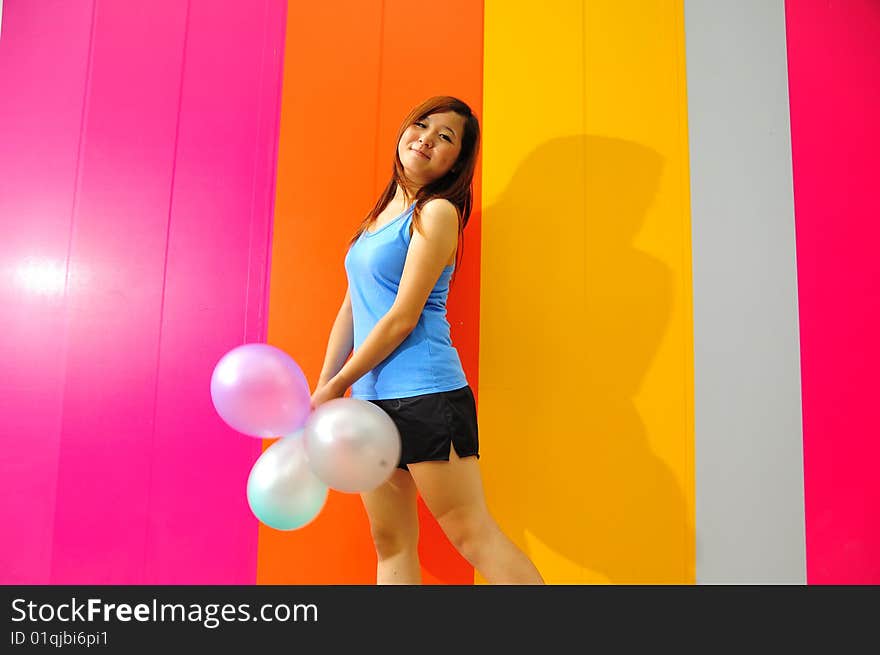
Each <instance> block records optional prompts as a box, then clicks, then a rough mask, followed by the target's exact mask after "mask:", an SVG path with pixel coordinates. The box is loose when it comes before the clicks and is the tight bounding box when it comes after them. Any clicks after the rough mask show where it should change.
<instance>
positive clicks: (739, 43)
mask: <svg viewBox="0 0 880 655" xmlns="http://www.w3.org/2000/svg"><path fill="white" fill-rule="evenodd" d="M62 5H63V6H62ZM432 7H433V6H432ZM878 42H880V11H878V9H877V4H876V2H873V1H872V0H851V1H849V2H846V3H843V2H827V1H825V0H797V1H794V0H791V1H789V2H784V0H769V1H761V0H746V1H745V2H743V1H740V0H722V1H719V2H712V3H707V2H699V1H697V0H624V1H621V0H548V1H547V2H544V3H541V4H540V5H534V4H530V3H510V2H504V1H503V0H484V2H475V1H473V0H451V1H449V2H445V3H443V8H442V11H440V12H439V13H438V12H437V11H434V10H433V9H432V8H430V7H428V6H426V5H424V4H423V3H417V2H415V1H414V0H371V1H370V2H354V1H353V0H332V1H331V2H325V3H293V2H289V3H288V2H284V1H283V0H262V1H261V2H259V3H243V2H234V1H233V0H224V1H223V2H222V4H220V5H218V3H217V2H216V1H214V2H209V1H208V0H188V1H187V2H179V1H175V0H163V1H161V2H154V3H150V4H149V6H135V5H128V4H124V3H114V2H109V0H78V1H77V2H70V3H52V2H49V1H48V0H34V1H31V2H25V1H24V0H5V2H3V3H2V26H0V90H2V91H0V93H2V94H3V101H2V102H0V144H2V147H0V230H2V238H0V270H2V275H3V277H2V284H0V294H2V298H0V300H2V302H3V307H4V309H5V311H4V312H3V313H0V358H2V360H0V361H3V362H4V373H5V376H4V377H3V378H0V418H2V421H0V439H2V442H0V443H2V447H3V456H2V457H0V485H3V486H2V488H0V492H2V493H0V521H2V524H3V525H4V526H7V531H8V533H9V535H10V538H7V539H5V540H3V543H2V544H0V582H2V583H7V584H9V583H37V584H58V583H115V584H141V583H171V584H187V583H206V584H214V583H233V584H254V583H256V584H369V583H371V582H373V581H374V579H375V577H374V576H375V565H376V561H375V553H374V551H373V548H372V544H371V540H370V535H369V526H368V523H367V518H366V514H365V512H364V509H363V506H362V504H361V502H360V499H359V497H358V496H357V495H351V494H342V493H337V492H334V491H331V493H330V497H329V499H328V502H327V504H326V506H325V508H324V509H323V511H322V513H321V514H320V515H319V516H318V518H317V519H316V520H315V521H314V522H312V523H311V524H309V525H308V526H306V527H305V528H303V529H301V530H297V531H293V532H279V531H275V530H272V529H269V528H266V527H265V526H263V525H260V524H259V522H258V521H257V520H256V519H255V518H254V516H253V515H252V514H251V513H250V510H249V509H248V507H247V503H246V498H245V493H244V489H245V481H246V478H247V474H248V472H249V471H250V467H251V466H252V464H253V462H254V461H255V460H256V458H257V457H258V456H259V453H260V448H261V442H260V441H258V440H255V439H251V438H248V437H244V436H243V435H239V434H237V433H235V432H233V431H231V430H230V429H229V428H227V427H226V426H225V425H224V424H223V423H222V421H220V420H219V417H218V416H217V415H216V413H215V412H214V410H213V408H212V406H211V403H210V397H209V394H208V381H209V378H210V374H211V372H212V370H213V366H214V364H215V363H216V361H217V359H219V357H220V356H221V355H222V354H223V353H224V352H226V351H227V350H229V349H230V348H232V347H233V346H235V345H238V344H240V343H244V342H249V341H268V342H269V343H272V344H274V345H277V346H279V347H281V348H283V349H285V350H286V351H287V352H288V353H290V354H291V356H293V357H294V359H296V360H297V362H298V363H299V364H300V365H301V366H302V368H303V369H304V371H305V372H306V374H307V377H308V378H309V381H310V383H311V384H312V385H314V384H315V382H316V381H317V377H318V374H319V372H320V368H321V364H322V360H323V355H324V348H325V346H326V339H327V335H328V333H329V330H330V327H331V325H332V322H333V319H334V317H335V315H336V311H337V310H338V307H339V303H340V302H341V300H342V297H343V294H344V292H345V275H344V269H343V265H342V262H343V257H344V254H345V248H346V245H347V241H348V239H349V237H350V236H351V234H352V231H353V230H354V228H355V227H356V225H357V224H358V222H359V221H360V219H361V218H362V217H363V215H364V214H365V213H366V211H367V210H368V209H369V208H370V207H371V206H372V204H373V203H374V201H375V199H376V196H377V194H378V193H379V191H380V190H381V189H382V187H384V185H385V183H386V182H387V180H388V176H389V174H390V167H391V158H392V156H393V153H394V148H395V143H394V136H395V134H396V131H397V128H398V122H399V121H400V120H401V119H402V117H403V116H404V115H405V114H406V113H407V111H408V110H409V109H410V108H411V107H412V106H413V105H414V104H416V103H418V102H420V101H421V100H423V99H424V98H426V97H428V96H430V95H435V94H441V93H442V94H451V95H456V96H459V97H461V98H462V99H464V100H465V101H467V102H468V103H469V104H470V105H471V106H472V107H473V108H474V109H475V111H476V113H477V115H478V116H479V118H480V120H481V124H482V127H483V137H484V141H483V150H482V153H481V160H480V166H479V169H478V174H477V178H476V180H475V192H476V195H475V200H476V207H475V211H474V214H473V216H472V218H471V222H470V224H469V226H468V228H467V230H466V235H465V238H466V241H465V249H464V260H463V267H462V270H460V271H459V273H458V276H457V278H456V284H455V285H454V286H453V289H452V292H451V295H450V307H449V320H450V323H451V325H452V330H453V333H452V336H453V340H454V342H455V344H456V346H457V348H458V350H459V352H460V354H461V355H462V359H463V363H464V366H465V371H466V374H467V377H468V380H469V382H470V384H471V386H472V387H473V388H474V391H475V394H476V396H477V402H478V412H479V420H480V435H481V454H482V458H481V460H480V466H481V470H482V474H483V477H484V483H485V488H486V494H487V497H488V500H489V506H490V509H491V511H492V513H493V514H494V516H495V518H496V519H497V520H498V521H499V523H500V524H501V526H502V528H503V529H504V530H505V532H506V533H507V534H508V535H509V536H510V537H511V538H512V539H513V540H514V541H515V542H516V543H517V544H518V545H519V546H520V547H521V548H523V549H524V550H525V551H526V552H527V553H528V554H529V555H530V557H531V558H532V559H533V560H534V561H535V563H536V564H537V566H538V568H539V569H540V570H541V572H542V574H543V575H544V577H545V579H546V580H547V581H548V582H550V583H553V584H582V583H585V584H608V583H610V584H630V583H635V584H652V583H672V584H716V583H758V584H803V583H805V582H806V583H810V584H825V583H876V582H877V581H880V564H878V563H880V532H878V529H877V525H880V523H878V521H877V517H878V516H880V487H878V485H877V482H876V475H874V474H873V471H875V470H876V468H877V464H878V459H880V452H878V449H877V443H878V442H877V439H876V435H877V434H880V430H878V426H877V420H876V412H875V411H873V410H872V409H871V408H872V407H873V401H872V392H874V391H875V390H876V384H874V383H873V378H872V372H873V371H874V370H876V368H877V366H878V364H880V361H878V360H880V355H878V350H877V347H876V344H875V343H874V341H875V340H874V339H871V336H873V334H875V333H877V332H878V331H880V315H878V312H877V307H880V303H878V302H877V301H878V300H880V294H878V289H877V280H880V274H878V270H877V264H876V262H877V258H876V256H875V255H874V253H875V251H876V250H877V248H876V246H877V244H878V232H877V227H876V218H877V216H878V215H880V211H878V201H877V200H876V197H875V194H872V193H871V190H872V188H873V187H872V185H873V181H874V180H875V179H876V177H877V168H878V166H877V164H876V153H877V150H878V145H880V135H878V130H877V128H876V127H875V125H874V121H873V120H872V119H871V118H870V117H872V116H874V115H876V114H878V113H880V106H878V105H880V95H878V86H877V85H876V84H873V83H872V81H873V80H875V79H880V74H878V73H880V71H878V69H880V50H878V49H877V48H876V46H875V44H876V43H878ZM353 52H354V53H357V56H352V55H351V53H353ZM340 153H344V156H341V155H340ZM267 444H268V442H263V443H262V447H265V446H266V445H267ZM419 512H420V519H421V542H420V557H421V561H422V575H423V580H424V582H425V583H427V584H470V583H472V582H476V583H483V582H484V580H483V579H482V578H481V576H480V575H479V573H478V572H475V571H474V570H473V569H472V568H471V567H470V566H469V565H468V564H467V563H466V562H465V561H464V560H463V558H461V557H460V556H459V555H458V553H457V552H455V550H454V549H453V548H452V546H451V545H450V544H449V542H448V541H447V540H446V538H445V537H444V535H443V534H442V532H441V531H440V529H439V527H438V525H437V523H436V521H434V519H433V517H431V516H430V514H429V513H428V512H427V510H426V508H425V506H424V504H423V503H422V502H421V501H419Z"/></svg>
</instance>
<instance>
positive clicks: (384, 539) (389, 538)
mask: <svg viewBox="0 0 880 655" xmlns="http://www.w3.org/2000/svg"><path fill="white" fill-rule="evenodd" d="M370 534H371V536H372V537H373V546H374V547H375V548H376V556H377V557H378V558H379V559H380V560H383V559H388V558H389V557H394V556H395V555H399V554H400V553H403V552H407V551H413V552H415V551H416V550H417V549H418V545H419V531H418V527H416V528H415V529H414V530H413V529H401V528H394V527H390V526H374V527H371V528H370Z"/></svg>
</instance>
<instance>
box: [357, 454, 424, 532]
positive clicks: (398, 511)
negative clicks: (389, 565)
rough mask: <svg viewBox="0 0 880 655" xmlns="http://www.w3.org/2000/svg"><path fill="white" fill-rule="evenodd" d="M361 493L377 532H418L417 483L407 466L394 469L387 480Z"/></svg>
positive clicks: (371, 527) (371, 526) (371, 524)
mask: <svg viewBox="0 0 880 655" xmlns="http://www.w3.org/2000/svg"><path fill="white" fill-rule="evenodd" d="M360 496H361V500H362V501H363V503H364V508H365V509H366V510H367V516H368V517H369V519H370V529H371V530H372V532H373V534H374V535H376V534H382V535H388V534H401V535H403V534H412V532H413V530H415V533H416V534H418V527H419V516H418V509H417V505H416V485H415V483H414V482H413V479H412V476H411V475H410V474H409V473H408V472H407V471H405V470H404V469H395V471H394V473H392V474H391V477H390V478H389V479H388V480H387V481H385V482H384V483H383V484H381V485H379V486H378V487H377V488H376V489H373V490H372V491H367V492H364V493H361V494H360Z"/></svg>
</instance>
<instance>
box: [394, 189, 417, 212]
mask: <svg viewBox="0 0 880 655" xmlns="http://www.w3.org/2000/svg"><path fill="white" fill-rule="evenodd" d="M419 188H420V187H416V188H414V189H409V190H407V189H404V188H403V187H402V186H401V185H400V184H398V185H397V191H395V192H394V201H395V202H400V203H402V204H404V205H405V206H407V207H408V206H409V205H411V204H412V202H413V201H414V200H415V199H416V194H417V193H418V192H419Z"/></svg>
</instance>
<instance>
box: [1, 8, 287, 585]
mask: <svg viewBox="0 0 880 655" xmlns="http://www.w3.org/2000/svg"><path fill="white" fill-rule="evenodd" d="M47 4H48V3H46V2H42V1H36V0H35V1H34V2H29V3H12V5H9V4H7V6H6V7H4V13H5V16H4V25H3V39H2V42H0V88H3V89H12V90H13V92H12V94H11V101H8V98H9V95H5V96H4V102H3V103H0V141H2V143H3V144H4V145H3V148H2V149H0V220H2V227H3V238H2V239H0V263H2V264H3V270H4V272H7V271H8V272H9V276H10V278H9V279H10V284H5V283H4V284H3V285H0V290H2V291H0V293H3V297H2V300H3V302H4V305H3V306H4V309H6V308H11V312H3V313H0V320H2V324H0V328H2V329H0V355H2V356H3V361H4V374H5V375H6V380H8V381H9V384H8V386H7V383H6V382H5V381H4V386H3V389H2V394H0V403H2V404H0V412H2V413H0V416H2V419H3V421H2V422H0V425H2V428H0V429H2V437H3V446H4V448H5V452H4V457H3V458H0V461H2V464H0V466H2V468H0V474H2V475H0V479H2V483H0V484H2V485H3V487H2V488H0V495H2V498H3V501H2V504H0V520H2V521H3V525H5V526H7V529H8V532H7V538H6V539H4V540H3V541H2V546H0V572H2V573H0V582H3V583H40V584H43V583H91V584H105V583H111V584H142V583H166V584H178V583H205V584H215V583H231V584H249V583H250V584H252V583H254V582H255V579H256V557H257V552H256V550H257V522H256V519H255V518H254V517H253V515H252V514H251V512H250V510H249V508H248V507H247V501H246V496H245V483H246V479H247V474H248V473H249V471H250V467H251V466H252V464H253V462H254V461H255V460H256V458H257V457H258V455H259V452H260V445H261V442H260V441H259V440H256V439H253V438H250V437H245V436H244V435H240V434H237V433H235V432H233V431H232V430H230V429H229V428H227V427H226V426H225V425H224V424H222V422H221V421H220V419H219V418H218V416H217V414H216V412H215V411H214V408H213V406H212V405H211V400H210V393H209V381H210V376H211V372H212V370H213V367H214V365H215V363H216V362H217V360H218V359H219V358H220V356H222V354H223V353H224V352H226V351H228V350H229V349H230V348H232V347H233V346H235V345H238V344H240V343H242V342H243V341H244V340H257V339H260V338H262V337H263V336H264V335H265V333H266V315H265V302H264V300H263V299H264V298H265V296H266V287H267V275H268V269H267V266H268V256H269V247H270V243H269V235H270V233H271V220H272V216H271V212H272V199H273V198H274V158H275V152H276V147H277V140H278V112H277V108H278V105H279V102H280V86H281V75H280V67H281V62H282V61H283V60H282V57H283V39H284V12H285V2H284V0H264V4H261V5H259V6H258V7H256V8H255V7H254V6H253V4H252V3H242V2H238V1H236V0H222V1H217V0H192V1H191V2H190V3H181V2H179V1H178V0H161V1H157V2H152V3H147V4H144V3H115V2H103V1H98V2H97V5H96V11H95V13H94V33H93V40H92V46H91V55H89V53H90V49H89V34H90V29H91V28H92V23H91V20H92V5H91V4H89V5H88V6H86V7H85V8H83V7H82V3H62V4H63V5H64V7H67V6H68V5H77V7H78V9H77V10H76V11H74V10H73V9H70V8H68V9H63V8H61V7H59V6H57V3H53V5H52V8H51V11H50V10H49V9H50V8H49V7H47V6H46V5H47ZM255 9H256V10H255ZM87 71H89V72H88V75H87ZM87 77H88V80H87ZM84 97H85V100H84ZM84 108H85V109H84ZM80 143H81V152H80V154H79V159H77V148H78V144H80ZM77 161H79V164H77ZM77 167H79V168H77ZM77 170H79V174H78V175H77ZM74 198H75V199H76V201H75V205H74ZM71 206H73V212H72V217H71ZM68 253H69V255H68ZM29 258H30V259H29ZM66 258H67V259H69V271H70V276H69V284H68V287H67V288H66V289H65V287H64V271H65V267H66V265H67V259H66ZM30 260H33V261H36V262H38V263H39V262H42V261H44V260H48V261H50V263H51V264H52V266H50V267H48V268H47V267H46V266H44V267H43V269H45V270H49V271H50V273H51V271H53V270H56V271H60V273H58V275H57V277H58V278H59V279H60V286H59V287H58V288H55V289H54V290H53V288H52V287H51V285H49V290H48V291H45V292H38V291H34V290H33V289H30V290H29V288H28V284H31V285H34V284H39V282H40V280H41V279H42V278H41V277H40V276H39V275H35V274H33V272H32V273H31V274H28V272H27V271H28V270H34V267H33V266H32V267H31V269H27V267H26V266H25V264H26V263H27V261H30ZM16 271H18V272H19V274H18V277H16ZM37 272H39V270H38V271H37ZM19 277H20V278H22V279H21V280H18V278H19ZM50 278H51V276H50ZM35 280H36V281H35ZM50 281H51V279H50ZM16 285H17V286H16ZM43 286H46V283H45V282H43ZM248 299H251V300H250V301H249V300H248ZM65 303H66V307H67V310H66V312H67V313H66V315H67V326H68V334H67V338H66V339H65V337H64V328H65ZM59 426H60V427H59Z"/></svg>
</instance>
